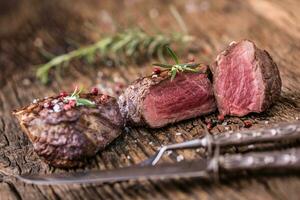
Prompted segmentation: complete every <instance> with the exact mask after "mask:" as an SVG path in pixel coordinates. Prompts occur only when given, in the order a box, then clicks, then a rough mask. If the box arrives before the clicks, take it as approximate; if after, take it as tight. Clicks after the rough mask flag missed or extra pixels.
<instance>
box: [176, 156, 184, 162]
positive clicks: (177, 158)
mask: <svg viewBox="0 0 300 200" xmlns="http://www.w3.org/2000/svg"><path fill="white" fill-rule="evenodd" d="M183 160H184V157H183V155H178V156H177V157H176V161H177V162H180V161H183Z"/></svg>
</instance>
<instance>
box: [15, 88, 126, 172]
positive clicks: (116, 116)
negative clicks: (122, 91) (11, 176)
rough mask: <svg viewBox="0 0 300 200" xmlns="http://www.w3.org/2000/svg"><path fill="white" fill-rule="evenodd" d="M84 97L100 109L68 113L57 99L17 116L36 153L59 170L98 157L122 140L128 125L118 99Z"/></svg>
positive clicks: (40, 103)
mask: <svg viewBox="0 0 300 200" xmlns="http://www.w3.org/2000/svg"><path fill="white" fill-rule="evenodd" d="M80 97H81V98H86V99H88V100H90V101H93V102H95V105H96V106H95V107H88V106H76V107H72V108H71V109H68V110H64V109H63V104H64V103H63V100H62V98H61V97H58V96H56V97H50V98H46V99H43V100H39V101H38V102H37V103H32V104H30V105H29V106H26V107H24V108H22V109H20V110H17V111H15V112H14V113H13V114H14V115H15V116H16V117H17V119H18V120H19V122H20V125H21V127H22V130H23V131H24V132H25V133H26V134H27V135H28V137H29V139H30V140H31V142H32V144H33V147H34V150H35V152H36V153H37V154H38V155H39V156H41V157H43V158H44V159H45V161H46V162H47V163H49V164H51V165H53V166H55V167H63V168H70V167H76V166H80V165H82V164H83V161H84V160H85V158H87V157H91V156H94V155H95V154H96V153H97V151H99V150H102V149H104V148H105V147H106V146H107V145H108V144H109V143H110V142H111V141H112V140H114V139H115V138H116V137H118V136H119V135H120V133H121V130H122V127H123V126H124V124H123V120H122V116H121V114H120V112H119V108H118V105H117V102H116V100H115V99H114V98H112V97H108V96H106V95H100V94H99V95H96V94H95V95H93V94H81V95H80ZM46 105H47V106H46ZM49 105H54V107H55V109H54V107H53V108H52V107H51V108H49Z"/></svg>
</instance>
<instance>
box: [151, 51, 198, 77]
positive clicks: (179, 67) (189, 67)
mask: <svg viewBox="0 0 300 200" xmlns="http://www.w3.org/2000/svg"><path fill="white" fill-rule="evenodd" d="M166 50H167V52H168V53H169V55H170V56H171V57H172V58H173V60H174V61H175V64H161V63H154V64H153V65H154V66H158V67H162V68H166V69H167V70H169V74H170V75H171V81H173V80H174V78H175V77H176V74H177V73H178V72H184V71H190V72H199V70H198V69H195V68H196V67H198V66H199V65H200V64H199V63H182V64H181V63H179V59H178V57H177V55H176V54H175V52H174V51H173V50H172V49H171V48H170V47H168V46H166Z"/></svg>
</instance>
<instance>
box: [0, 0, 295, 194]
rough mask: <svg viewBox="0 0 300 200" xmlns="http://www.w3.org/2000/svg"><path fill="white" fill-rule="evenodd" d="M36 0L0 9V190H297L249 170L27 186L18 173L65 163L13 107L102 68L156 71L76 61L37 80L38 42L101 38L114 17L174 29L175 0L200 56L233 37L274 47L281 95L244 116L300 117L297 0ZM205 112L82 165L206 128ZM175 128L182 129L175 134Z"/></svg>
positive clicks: (116, 159)
mask: <svg viewBox="0 0 300 200" xmlns="http://www.w3.org/2000/svg"><path fill="white" fill-rule="evenodd" d="M40 2H41V1H35V0H32V1H19V3H18V6H16V8H15V9H16V12H15V13H14V12H11V11H9V10H8V11H7V12H3V14H1V15H0V24H1V31H0V36H1V38H0V52H1V53H0V66H1V72H0V199H153V198H156V199H298V198H299V194H298V191H299V190H300V178H299V176H296V175H294V176H292V175H289V176H281V177H265V176H260V177H248V178H241V179H233V180H229V181H226V182H220V183H206V182H202V181H201V180H199V179H182V180H168V181H167V180H166V181H130V182H124V183H114V184H105V185H89V186H80V185H72V186H51V187H50V186H34V185H26V184H24V183H22V182H19V181H17V180H16V179H14V178H13V176H12V175H15V174H22V173H28V172H31V173H53V172H58V171H62V170H60V169H54V168H51V167H49V166H48V165H46V164H45V163H43V162H42V161H41V160H40V159H39V158H38V156H37V155H36V154H35V153H34V152H33V149H32V145H31V144H30V142H29V140H28V139H27V137H26V136H25V135H24V134H23V133H22V132H21V130H20V129H19V126H18V124H17V122H16V120H15V119H13V117H12V115H11V111H12V110H13V109H15V108H19V107H20V106H22V105H26V104H28V103H29V102H31V101H32V99H33V98H39V97H43V96H47V95H52V94H55V93H57V92H58V91H60V90H69V91H70V90H72V87H73V84H75V83H76V84H79V85H84V86H85V87H86V88H89V87H91V86H94V85H99V84H103V82H102V81H103V78H101V74H104V75H105V76H108V77H109V80H116V79H118V81H121V82H124V83H129V82H131V81H132V80H134V79H136V78H137V77H139V76H141V75H145V74H147V73H149V72H150V71H151V67H150V65H149V64H150V62H149V63H144V64H143V65H142V66H141V65H140V66H137V65H130V66H124V67H118V68H109V67H103V66H98V65H96V66H89V65H88V64H86V63H84V62H74V63H72V68H70V69H69V70H67V73H64V75H63V78H61V79H57V81H55V82H52V83H51V84H50V85H48V86H43V85H41V84H40V83H39V82H38V81H37V80H35V79H34V69H35V67H31V66H32V65H34V64H38V63H42V62H45V60H46V59H45V58H44V57H43V56H42V54H41V50H40V48H39V47H40V46H41V44H42V45H43V47H44V48H45V49H47V50H48V51H50V52H55V53H57V54H59V53H62V52H65V51H68V50H70V49H71V48H74V46H76V44H78V43H79V44H87V43H90V42H92V41H95V40H96V39H98V38H99V35H100V33H103V32H112V31H114V30H115V29H116V26H114V25H113V24H114V23H112V21H115V22H117V23H119V24H122V25H132V24H138V25H140V26H141V27H143V28H145V29H146V30H147V31H155V29H160V30H163V31H165V32H170V31H174V30H178V29H179V27H178V25H177V23H176V22H174V19H173V17H172V15H171V14H170V10H169V6H170V5H175V6H176V7H177V9H178V10H179V11H180V13H181V14H182V16H183V18H184V20H185V22H186V23H187V27H188V30H189V32H190V34H192V35H194V36H196V37H197V40H196V42H194V44H193V46H194V47H195V48H196V49H198V50H199V51H198V52H197V53H196V58H197V60H199V61H203V62H206V63H209V62H210V61H211V60H212V59H213V58H214V57H215V55H216V54H217V53H218V52H219V51H220V50H221V49H223V48H224V47H225V46H226V45H228V44H229V43H230V42H231V41H232V40H240V39H243V38H248V39H251V40H253V41H255V42H256V43H257V45H258V46H259V47H261V48H265V49H266V50H268V51H269V52H270V54H271V55H272V56H273V58H274V60H275V61H276V62H277V64H278V66H279V69H280V73H281V77H282V80H283V91H282V97H281V98H280V100H279V101H278V102H277V103H276V104H275V105H274V106H273V107H272V108H271V109H270V110H268V112H266V113H263V114H260V115H250V116H248V117H246V118H244V119H250V120H252V121H253V122H254V123H255V125H254V127H255V126H267V124H266V122H269V124H272V123H276V122H280V121H293V120H296V118H298V117H300V65H299V63H300V56H299V55H300V54H299V50H300V15H299V12H300V10H299V9H300V2H299V1H298V0H286V1H281V0H273V1H268V0H248V1H244V0H234V1H218V0H214V1H204V0H203V1H200V0H199V1H194V0H187V1H179V0H178V1H158V0H157V1H146V0H139V1H133V0H132V1H130V0H126V1H122V2H120V1H115V2H113V1H110V3H108V1H105V2H100V1H93V0H89V1H79V0H77V1H72V3H66V2H65V3H61V1H58V0H57V1H48V2H46V1H45V2H44V3H40ZM120 6H121V8H122V9H120ZM28 9H29V10H30V11H31V12H28ZM17 11H18V12H17ZM111 16H113V18H111ZM4 25H5V26H4ZM3 27H7V28H3ZM41 42H42V43H41ZM99 71H101V73H99ZM106 81H107V80H106ZM208 117H215V116H208ZM203 120H204V119H203V118H197V119H194V120H189V121H185V122H182V123H178V124H176V125H174V126H169V127H166V128H163V129H159V130H148V129H145V128H138V129H137V128H131V129H130V130H129V131H128V132H127V133H125V132H124V133H123V134H122V136H121V137H119V138H118V139H116V141H115V142H113V144H111V145H110V146H109V147H108V148H107V149H106V150H105V151H103V152H100V153H99V154H98V155H97V156H96V158H95V159H93V160H92V161H91V162H90V163H89V164H88V165H87V167H86V169H87V170H89V169H92V170H97V169H111V168H116V167H121V166H127V165H130V164H134V163H138V162H139V161H141V160H143V159H145V158H147V157H148V156H149V155H152V154H153V153H154V152H155V151H156V150H157V149H158V148H159V147H160V146H161V145H163V144H169V143H174V142H180V141H185V140H189V139H193V138H197V137H199V136H201V135H202V134H203V133H204V130H203V126H204V124H203ZM226 120H227V121H229V120H230V121H235V123H234V124H231V125H228V126H227V127H228V128H229V129H232V130H235V129H239V128H242V126H243V123H242V120H243V119H238V118H230V119H226ZM224 131H225V127H224V126H222V125H219V126H217V127H215V128H213V129H212V130H211V133H212V134H218V133H221V132H224ZM178 132H180V133H182V134H181V135H179V134H176V133H178ZM234 151H237V150H236V149H234ZM178 155H183V156H184V158H185V159H196V158H199V157H201V156H203V152H202V151H200V152H196V151H190V150H184V151H178V152H176V153H175V152H174V153H172V154H171V155H169V156H166V157H164V161H165V162H176V158H177V156H178Z"/></svg>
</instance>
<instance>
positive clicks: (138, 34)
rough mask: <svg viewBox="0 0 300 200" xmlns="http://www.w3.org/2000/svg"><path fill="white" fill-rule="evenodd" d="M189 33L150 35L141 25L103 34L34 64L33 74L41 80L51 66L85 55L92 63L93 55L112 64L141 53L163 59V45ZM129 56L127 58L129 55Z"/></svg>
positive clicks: (185, 38)
mask: <svg viewBox="0 0 300 200" xmlns="http://www.w3.org/2000/svg"><path fill="white" fill-rule="evenodd" d="M191 40H192V37H191V36H188V35H183V34H180V33H175V34H172V35H164V34H155V35H150V34H147V33H146V32H144V31H143V30H141V29H139V28H138V29H130V30H127V31H124V32H123V33H119V34H116V35H113V36H109V37H105V38H103V39H101V40H99V41H98V42H96V43H95V44H92V45H90V46H86V47H82V48H79V49H76V50H74V51H71V52H69V53H66V54H63V55H60V56H57V57H54V58H53V59H52V60H50V61H49V62H47V63H45V64H42V65H40V66H39V67H38V70H37V72H36V75H37V77H38V78H39V79H40V80H41V81H42V82H43V83H47V82H48V81H49V73H50V71H51V69H52V68H58V67H62V66H68V64H69V62H70V61H72V60H73V59H76V58H83V59H86V60H87V61H88V62H89V63H93V62H94V61H95V59H96V57H97V56H100V57H101V59H102V61H105V60H111V61H113V62H114V63H116V64H119V63H124V62H126V61H129V60H130V59H132V60H133V61H137V60H138V59H140V58H141V57H143V56H144V57H146V56H148V57H149V58H152V57H156V56H157V57H158V58H160V61H163V60H164V53H163V47H164V46H166V45H169V44H171V43H173V42H174V43H175V42H178V43H183V44H184V43H186V42H188V41H191ZM129 58H130V59H129Z"/></svg>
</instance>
